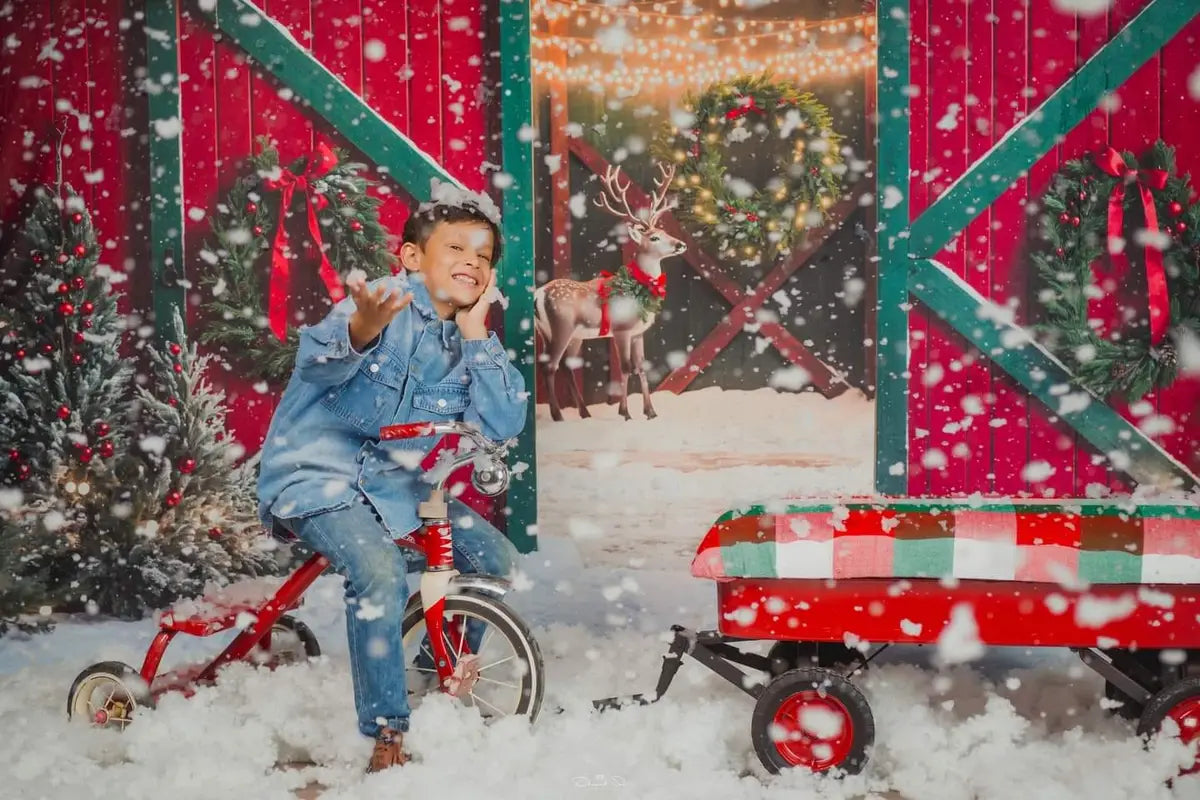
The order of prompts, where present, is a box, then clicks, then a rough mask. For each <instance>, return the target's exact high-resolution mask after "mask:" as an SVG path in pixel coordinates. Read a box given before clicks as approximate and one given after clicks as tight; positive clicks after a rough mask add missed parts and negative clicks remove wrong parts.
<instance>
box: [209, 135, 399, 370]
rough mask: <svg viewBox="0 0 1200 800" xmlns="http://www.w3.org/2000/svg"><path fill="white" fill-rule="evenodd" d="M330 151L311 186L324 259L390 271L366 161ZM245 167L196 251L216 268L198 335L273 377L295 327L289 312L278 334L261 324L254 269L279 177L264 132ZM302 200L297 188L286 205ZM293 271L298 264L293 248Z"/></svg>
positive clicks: (294, 245)
mask: <svg viewBox="0 0 1200 800" xmlns="http://www.w3.org/2000/svg"><path fill="white" fill-rule="evenodd" d="M336 155H337V165H336V166H335V167H333V169H332V170H330V171H329V172H328V173H326V174H325V175H323V176H321V177H320V178H317V179H316V180H314V181H313V182H312V189H313V191H314V192H315V193H316V194H318V195H323V196H324V197H325V199H326V201H327V205H325V207H324V208H322V209H320V210H319V211H318V212H317V219H318V222H319V223H320V226H321V236H322V239H323V240H324V243H325V246H326V247H327V248H328V255H329V260H330V262H331V263H332V264H333V266H334V268H335V269H337V270H338V272H339V273H340V274H341V275H342V277H343V278H344V277H345V276H346V275H347V274H349V273H350V272H352V271H353V270H362V271H363V272H364V273H366V275H367V278H368V280H370V279H374V278H378V277H382V276H384V275H387V274H390V273H391V272H392V271H393V267H394V265H395V263H396V259H395V256H394V255H393V254H392V253H391V252H390V251H389V249H388V246H387V230H386V229H385V228H384V227H383V226H382V225H381V224H380V222H379V202H380V201H379V200H378V199H377V198H374V197H371V196H370V195H369V194H367V187H368V185H369V184H368V182H367V180H366V179H364V178H362V177H360V176H359V174H358V173H359V172H360V171H361V170H363V169H365V165H363V164H359V163H356V162H351V161H346V160H345V159H346V156H345V153H343V152H342V151H336ZM306 161H307V158H306V157H302V158H299V159H297V160H295V161H294V162H292V164H291V165H290V166H289V167H288V169H289V170H290V171H291V172H293V173H295V174H300V173H302V172H303V171H304V168H305V166H306ZM250 167H251V171H250V174H247V175H245V176H243V177H242V178H240V179H239V180H238V181H237V183H235V184H234V186H233V188H232V189H231V190H230V191H229V194H228V195H227V196H226V198H225V200H224V201H223V202H222V203H220V204H219V205H218V206H217V213H216V214H214V215H212V230H213V235H214V237H215V239H216V242H215V244H214V245H213V246H211V247H209V248H207V249H206V250H205V251H204V252H203V253H202V256H203V258H204V260H205V261H207V262H208V263H210V264H212V265H213V267H214V269H213V270H212V271H210V272H208V273H207V274H206V275H205V276H204V278H203V279H202V280H201V286H202V287H203V288H204V289H205V290H206V292H207V297H206V299H205V301H204V302H203V303H202V308H204V310H205V317H206V321H205V323H204V324H205V328H204V330H203V332H202V333H201V334H200V342H202V343H203V344H207V345H213V346H216V347H218V348H220V350H221V352H222V353H223V354H224V355H225V356H226V357H227V358H228V359H229V360H231V361H233V362H235V363H236V364H237V365H238V367H239V368H240V370H241V371H242V372H244V373H245V374H248V375H251V376H254V377H258V378H262V379H265V380H268V381H272V382H276V383H278V382H283V381H286V380H287V378H288V376H289V375H290V374H291V372H292V367H293V366H294V365H295V357H296V348H297V346H298V344H299V334H298V332H297V330H296V328H294V327H292V320H291V319H290V315H289V320H288V323H289V324H288V330H287V337H286V339H285V340H284V341H279V340H278V339H277V338H276V337H275V336H274V335H273V334H272V333H271V331H270V330H269V329H268V328H267V317H266V311H265V310H264V295H265V291H266V281H264V280H263V279H262V277H260V269H262V268H263V267H264V264H265V262H268V261H269V259H268V258H264V256H265V255H266V254H267V253H269V252H270V250H271V244H272V241H273V240H274V237H275V226H276V224H277V222H278V220H279V203H280V192H279V191H278V190H272V189H269V188H267V187H266V186H265V183H264V182H265V181H266V180H267V179H270V178H272V177H278V175H279V174H280V164H279V154H278V153H277V152H276V150H275V149H274V148H273V147H272V146H271V145H270V144H269V143H268V142H267V140H266V139H265V138H260V139H259V153H258V154H257V155H254V156H252V157H251V159H250ZM304 202H306V200H305V194H304V193H303V192H296V193H295V195H294V196H293V198H292V208H291V209H289V212H290V213H291V214H292V215H293V217H294V216H296V215H298V214H299V215H304V216H306V215H307V211H306V210H305V209H304V206H303V204H304ZM290 247H291V249H292V251H293V254H295V253H297V252H299V251H300V247H299V242H298V237H295V236H293V237H292V239H291V245H290ZM313 268H314V269H315V265H313ZM292 271H293V274H296V273H297V272H298V270H297V269H296V266H295V259H294V255H293V269H292Z"/></svg>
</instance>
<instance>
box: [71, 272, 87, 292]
mask: <svg viewBox="0 0 1200 800" xmlns="http://www.w3.org/2000/svg"><path fill="white" fill-rule="evenodd" d="M84 286H87V282H86V281H85V280H84V279H83V278H82V277H80V276H79V275H76V276H75V277H74V278H71V288H72V289H82V288H83V287H84Z"/></svg>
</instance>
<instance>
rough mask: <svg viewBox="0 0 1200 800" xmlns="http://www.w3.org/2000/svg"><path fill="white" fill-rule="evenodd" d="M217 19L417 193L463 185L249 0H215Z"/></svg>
mask: <svg viewBox="0 0 1200 800" xmlns="http://www.w3.org/2000/svg"><path fill="white" fill-rule="evenodd" d="M213 19H214V20H215V22H216V25H217V27H218V28H219V29H220V30H221V31H222V32H223V33H225V34H227V35H229V37H230V38H232V39H233V40H234V41H235V42H237V44H238V46H239V47H241V48H242V49H244V50H245V51H246V52H247V53H248V54H249V55H250V56H251V57H252V58H254V59H255V61H256V62H257V63H258V64H260V65H262V66H263V67H264V68H265V69H267V70H268V71H269V72H270V73H271V74H272V75H274V76H275V77H276V78H278V79H279V80H280V81H281V82H282V83H284V84H285V85H287V86H288V87H290V88H291V89H292V91H293V92H294V93H295V96H296V98H297V99H298V100H300V101H303V102H306V103H308V104H310V105H311V107H312V109H313V111H315V112H316V113H317V114H319V115H320V116H321V117H323V118H324V119H325V121H326V122H328V123H329V124H331V125H333V126H334V127H335V128H337V129H338V130H339V131H341V132H342V133H343V134H344V135H345V137H346V138H347V139H348V140H349V141H350V143H351V144H353V145H354V146H356V147H357V148H358V149H359V150H361V151H362V152H363V154H364V155H366V156H367V157H368V158H370V159H371V160H373V161H374V162H375V163H376V164H377V165H378V166H379V167H380V169H386V170H387V173H388V175H390V176H392V177H393V178H394V179H396V180H399V181H402V183H403V185H404V187H405V189H406V190H408V191H409V192H410V193H411V194H412V196H414V197H416V198H417V199H418V200H422V201H423V200H428V199H429V186H430V180H431V179H433V178H437V179H438V180H440V181H443V182H450V183H453V184H455V185H461V184H459V183H458V181H457V180H455V179H454V178H453V177H451V175H450V174H449V173H448V172H446V170H445V169H443V168H442V167H441V165H439V164H438V163H437V161H436V160H434V159H433V158H432V157H431V156H430V155H429V154H426V153H424V152H422V151H421V150H420V149H418V148H417V147H416V146H415V145H414V144H413V142H412V140H410V139H409V138H408V137H407V136H405V135H404V134H402V133H400V131H398V130H396V128H395V126H394V125H392V124H391V123H389V122H388V121H387V120H385V119H384V118H383V117H381V116H380V115H379V113H378V112H376V111H375V110H374V109H372V108H371V107H370V106H368V105H367V104H366V103H364V102H363V101H362V98H360V97H358V96H357V95H356V94H354V92H353V91H351V90H350V89H349V88H348V87H347V86H345V85H344V84H342V83H341V82H340V81H338V80H337V79H336V78H335V77H334V75H333V73H332V72H330V70H329V69H327V68H326V67H325V66H324V65H323V64H321V63H320V62H319V61H317V60H316V59H315V58H313V56H312V55H311V54H310V53H308V52H307V51H305V50H304V49H303V48H301V47H299V46H298V45H297V43H296V42H295V41H294V40H293V39H292V38H291V37H290V36H289V35H288V33H287V31H286V30H284V29H283V27H282V26H280V25H279V24H278V23H276V22H275V21H274V20H272V19H270V18H269V17H266V16H264V15H263V14H261V13H260V12H259V11H258V10H257V9H255V8H254V7H253V6H252V5H249V4H248V3H247V2H246V0H216V8H215V12H214V16H213ZM439 141H440V137H439Z"/></svg>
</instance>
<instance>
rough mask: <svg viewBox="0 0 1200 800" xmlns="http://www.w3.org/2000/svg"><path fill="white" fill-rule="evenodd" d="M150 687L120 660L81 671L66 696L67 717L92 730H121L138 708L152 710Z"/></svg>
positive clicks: (94, 665) (95, 665) (152, 701)
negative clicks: (85, 724) (89, 726)
mask: <svg viewBox="0 0 1200 800" xmlns="http://www.w3.org/2000/svg"><path fill="white" fill-rule="evenodd" d="M153 707H154V698H153V697H151V695H150V687H149V686H147V685H146V682H145V681H144V680H142V676H141V675H139V674H138V671H137V670H136V669H134V668H133V667H131V666H129V665H128V664H123V663H121V662H120V661H102V662H100V663H99V664H93V665H92V666H90V667H88V668H87V669H85V670H84V671H83V672H81V673H79V675H78V676H77V677H76V678H75V681H74V683H72V684H71V691H70V692H69V693H68V694H67V718H68V719H71V720H75V721H80V722H86V723H87V724H89V725H92V726H93V727H96V728H115V729H116V730H125V728H126V727H127V726H128V725H129V723H131V722H133V717H134V715H135V714H136V712H137V711H138V709H139V708H153Z"/></svg>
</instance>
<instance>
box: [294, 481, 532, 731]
mask: <svg viewBox="0 0 1200 800" xmlns="http://www.w3.org/2000/svg"><path fill="white" fill-rule="evenodd" d="M449 506H450V522H451V526H452V528H453V531H454V566H455V567H456V568H457V569H458V571H459V572H463V573H469V572H478V573H483V574H487V575H499V576H507V575H508V574H509V573H510V572H511V571H512V566H513V561H514V558H515V555H516V548H514V547H513V545H512V543H511V542H509V541H508V540H507V539H506V538H504V535H503V534H501V533H500V532H499V531H498V530H496V529H495V528H494V527H492V525H491V524H490V523H489V522H487V520H485V519H484V518H483V517H481V516H479V514H477V513H475V511H473V510H472V509H471V508H470V507H469V506H467V505H466V504H464V503H462V502H460V501H458V500H453V499H452V500H450V501H449ZM279 522H280V524H282V525H283V527H285V528H287V529H288V530H289V531H291V532H292V533H294V534H295V535H296V536H297V537H299V538H300V540H301V541H303V542H304V543H305V544H307V545H308V546H309V547H311V548H313V549H314V550H316V551H317V552H318V553H321V554H322V555H323V556H325V557H326V558H328V559H329V561H330V563H331V564H332V565H333V568H334V569H335V570H337V572H338V573H340V574H341V575H342V576H343V577H345V579H346V634H347V638H348V639H349V645H350V674H351V678H352V679H353V681H354V706H355V709H356V710H357V711H358V729H359V730H360V731H362V733H363V735H364V736H372V737H373V736H376V735H377V734H378V733H379V730H380V728H382V727H385V726H386V727H389V728H393V729H394V730H398V731H407V730H408V717H409V706H408V687H407V682H406V675H405V666H406V665H405V656H404V647H403V642H402V637H401V627H402V625H403V620H404V609H405V606H406V605H407V604H408V581H407V577H406V575H407V573H408V572H410V571H413V572H416V571H419V570H421V569H423V568H424V566H425V563H424V562H425V558H424V556H423V555H422V554H421V553H419V552H417V551H415V550H411V549H409V548H402V547H397V546H396V544H395V543H394V542H393V541H392V539H391V537H390V536H389V535H388V532H387V530H386V529H385V528H384V527H383V525H382V523H381V522H380V520H379V518H378V517H377V516H376V515H375V509H374V508H373V507H372V506H371V505H370V503H368V502H367V499H366V498H365V497H362V496H361V495H360V496H359V499H358V500H357V501H356V502H354V503H353V504H351V505H350V507H349V508H343V509H338V510H336V511H329V512H326V513H323V514H314V515H313V516H310V517H298V518H292V519H280V520H279ZM482 633H483V631H482V626H477V625H473V624H472V625H468V626H467V642H468V644H469V645H470V646H471V648H472V649H477V648H478V647H479V638H480V637H481V636H482Z"/></svg>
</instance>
